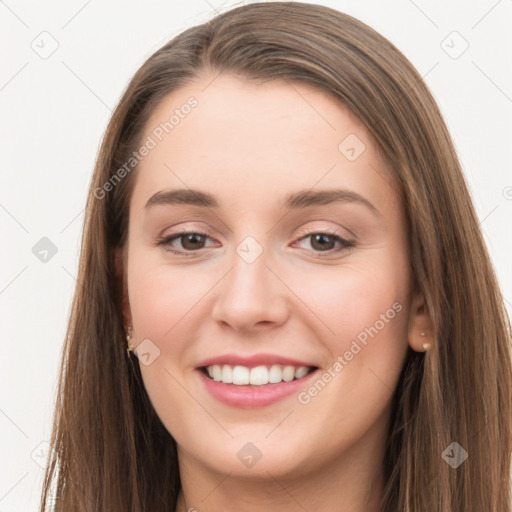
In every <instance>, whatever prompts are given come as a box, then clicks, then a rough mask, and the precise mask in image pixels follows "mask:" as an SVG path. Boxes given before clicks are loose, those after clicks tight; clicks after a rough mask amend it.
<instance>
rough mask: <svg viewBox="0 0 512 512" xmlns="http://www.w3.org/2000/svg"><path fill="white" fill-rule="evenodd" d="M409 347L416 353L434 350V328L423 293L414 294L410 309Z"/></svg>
mask: <svg viewBox="0 0 512 512" xmlns="http://www.w3.org/2000/svg"><path fill="white" fill-rule="evenodd" d="M408 341H409V345H410V346H411V348H412V349H413V350H415V351H416V352H425V351H426V350H429V349H430V348H432V345H433V341H434V326H433V323H432V319H431V318H430V313H429V311H428V308H427V305H426V303H425V297H424V295H423V292H421V291H417V292H414V293H413V296H412V300H411V307H410V309H409V329H408Z"/></svg>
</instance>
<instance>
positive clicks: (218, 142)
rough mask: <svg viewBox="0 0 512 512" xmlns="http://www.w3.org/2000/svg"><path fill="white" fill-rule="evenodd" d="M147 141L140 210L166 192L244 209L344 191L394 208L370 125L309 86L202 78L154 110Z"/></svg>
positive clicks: (140, 168)
mask: <svg viewBox="0 0 512 512" xmlns="http://www.w3.org/2000/svg"><path fill="white" fill-rule="evenodd" d="M149 139H151V141H152V144H151V145H152V146H153V147H152V149H151V151H149V153H148V154H147V155H146V156H145V157H144V158H143V159H142V160H141V162H140V164H139V166H138V170H137V178H136V187H135V191H134V196H135V195H137V197H136V198H135V199H136V200H138V201H139V202H140V201H142V200H143V199H144V198H146V199H147V197H149V196H150V195H152V194H153V193H154V192H155V191H157V189H161V188H164V187H173V188H176V187H179V188H186V187H190V188H199V189H203V190H208V191H210V192H212V193H213V194H215V195H216V196H219V197H224V198H225V200H226V201H229V202H232V203H233V202H237V201H239V202H240V205H239V206H241V203H242V202H245V201H247V199H249V197H250V198H252V199H253V200H254V201H260V200H261V199H262V198H264V199H265V200H266V201H268V200H269V197H271V193H273V192H275V193H276V194H277V196H276V197H278V196H283V195H284V194H286V193H289V192H290V191H293V190H297V189H305V188H307V189H309V188H312V187H319V188H329V187H338V186H340V185H344V186H345V187H347V188H351V189H358V191H359V192H362V193H363V192H364V193H366V194H367V195H369V196H374V197H375V196H381V198H382V199H384V200H386V194H387V200H388V201H393V200H395V199H396V197H394V193H393V189H392V183H391V180H390V177H389V173H388V172H386V170H385V166H386V165H385V162H384V161H383V159H382V158H381V157H380V155H379V153H378V151H377V148H376V144H375V142H374V140H373V138H372V137H371V135H370V133H369V131H368V130H367V129H366V127H365V126H364V125H363V123H362V122H361V121H360V120H359V119H358V118H357V117H356V116H355V115H354V114H353V113H352V112H351V111H350V110H349V109H347V108H346V107H345V106H344V105H343V104H341V103H340V102H339V101H337V100H336V98H334V96H332V95H331V94H328V93H327V92H325V91H322V90H320V89H318V88H315V87H313V86H311V85H309V84H304V83H297V82H293V83H292V82H288V81H272V82H267V83H264V84H254V83H250V82H248V81H246V80H243V79H241V78H238V77H235V76H233V75H225V74H221V75H218V76H216V77H215V76H214V75H213V76H207V77H202V78H201V79H198V80H196V81H195V82H192V83H190V84H188V85H187V86H184V87H182V88H180V89H178V90H175V91H173V92H172V93H170V94H169V95H168V96H166V97H165V98H164V99H163V100H162V101H161V103H160V104H159V105H158V106H157V107H156V108H155V110H154V111H153V113H152V115H151V116H150V119H149V121H148V122H147V124H146V127H145V134H144V137H143V140H145V141H147V140H149ZM139 206H140V205H139Z"/></svg>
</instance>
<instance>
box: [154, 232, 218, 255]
mask: <svg viewBox="0 0 512 512" xmlns="http://www.w3.org/2000/svg"><path fill="white" fill-rule="evenodd" d="M207 238H210V237H209V236H208V235H207V234H206V233H199V232H196V231H182V232H181V233H175V234H174V235H170V236H165V237H162V238H160V239H158V240H157V245H159V246H160V245H161V246H164V247H165V250H166V251H169V252H171V253H173V254H183V255H185V256H189V255H188V254H187V252H189V253H190V252H195V251H197V250H199V249H204V247H203V244H204V242H205V239H207ZM177 239H179V240H180V241H181V246H182V248H183V249H184V250H176V249H172V248H171V244H172V243H173V242H174V241H175V240H177Z"/></svg>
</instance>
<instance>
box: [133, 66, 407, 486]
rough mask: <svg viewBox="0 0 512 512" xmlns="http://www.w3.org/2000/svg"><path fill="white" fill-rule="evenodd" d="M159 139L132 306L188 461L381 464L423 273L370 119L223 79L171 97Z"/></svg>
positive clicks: (278, 468)
mask: <svg viewBox="0 0 512 512" xmlns="http://www.w3.org/2000/svg"><path fill="white" fill-rule="evenodd" d="M191 97H193V99H190V98H191ZM187 105H188V107H187ZM172 116H174V117H172ZM166 123H167V124H166ZM143 143H144V144H145V145H146V148H147V150H141V151H140V152H139V153H140V154H139V156H138V157H139V158H141V163H140V165H139V167H138V169H137V171H136V172H137V174H136V177H135V176H134V178H136V181H135V184H134V189H133V195H132V198H131V203H130V219H129V238H128V251H127V261H126V262H125V264H126V265H127V287H128V298H129V308H130V309H129V311H128V313H127V314H128V315H129V316H130V317H131V318H129V321H130V323H131V324H132V325H133V333H134V343H133V344H134V345H135V346H139V347H138V350H137V355H138V358H139V364H140V368H141V372H142V376H143V380H144V384H145V387H146V390H147V393H148V395H149V397H150V400H151V402H152V404H153V406H154V408H155V410H156V412H157V414H158V416H159V417H160V419H161V421H162V422H163V424H164V425H165V427H166V428H167V429H168V431H169V432H170V433H171V434H172V436H173V437H174V438H175V439H176V441H177V443H178V449H179V456H180V463H181V464H182V465H186V466H187V467H188V468H198V467H202V468H208V469H209V470H212V471H220V472H222V473H224V474H227V473H231V475H232V476H235V475H241V476H268V473H267V472H269V473H270V474H271V475H273V476H274V477H278V476H279V475H280V476H284V475H288V476H293V475H302V474H306V473H309V472H314V471H315V470H318V469H319V468H320V467H322V468H326V467H333V468H334V467H336V464H345V463H348V462H349V461H350V464H351V467H352V468H353V469H354V470H355V471H357V468H361V467H362V464H363V463H362V461H363V460H371V461H374V460H381V458H382V456H383V450H384V441H385V439H386V434H387V422H388V419H389V410H390V400H391V398H392V393H393V391H394V389H395V387H396V384H397V381H398V377H399V373H400V369H401V366H402V363H403V361H404V357H405V353H406V349H407V343H408V326H409V320H410V316H411V314H412V309H411V307H410V300H411V299H410V284H411V283H410V275H409V270H408V269H409V255H408V250H407V239H406V229H405V220H404V215H403V211H402V206H401V203H400V201H399V197H398V194H397V192H396V189H395V188H394V185H393V183H392V181H391V178H390V175H389V173H388V171H387V170H386V168H385V163H384V161H383V160H382V159H381V158H380V157H379V155H378V153H377V152H376V149H375V146H374V143H373V141H372V139H371V137H370V135H369V132H368V131H367V130H366V129H365V127H364V125H363V124H362V123H361V122H360V121H359V120H358V119H357V118H356V117H355V116H354V115H353V114H351V113H350V112H349V111H348V110H347V109H345V108H344V107H343V106H342V105H340V104H339V103H338V102H337V101H336V100H335V99H333V98H332V97H330V96H329V95H328V94H326V93H325V92H322V91H320V90H318V89H316V88H313V87H311V86H306V85H304V84H298V83H293V84H292V83H286V82H272V83H267V84H265V85H253V84H250V83H248V82H246V81H242V80H241V79H238V78H236V77H234V76H230V75H220V76H218V77H217V78H215V79H214V76H213V75H212V76H209V77H204V78H203V79H201V80H198V81H196V82H194V84H193V85H188V86H186V87H184V88H182V89H180V90H177V91H175V92H173V93H172V94H170V95H169V96H168V97H166V98H165V99H164V101H163V102H162V103H161V104H160V105H159V106H158V108H157V109H156V110H155V111H154V112H153V114H152V117H151V119H150V121H149V123H148V124H147V126H146V133H145V135H144V137H143ZM134 172H135V171H134ZM184 233H188V234H189V235H188V236H183V235H182V234H184ZM173 251H176V253H174V252H173ZM139 344H140V345H139ZM306 372H307V373H306ZM210 375H211V376H212V377H213V378H212V377H210ZM233 379H234V382H233ZM291 379H293V380H291ZM230 381H231V382H230ZM269 381H270V382H269ZM247 382H249V384H248V383H247ZM251 383H252V384H251ZM372 464H374V462H372Z"/></svg>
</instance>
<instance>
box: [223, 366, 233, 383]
mask: <svg viewBox="0 0 512 512" xmlns="http://www.w3.org/2000/svg"><path fill="white" fill-rule="evenodd" d="M221 380H222V382H224V383H225V384H231V383H232V382H233V368H231V366H229V365H228V364H225V365H224V366H223V367H222V379H221Z"/></svg>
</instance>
